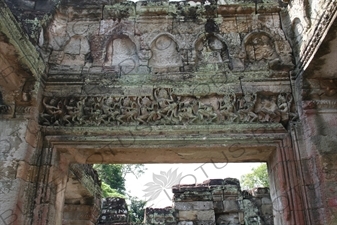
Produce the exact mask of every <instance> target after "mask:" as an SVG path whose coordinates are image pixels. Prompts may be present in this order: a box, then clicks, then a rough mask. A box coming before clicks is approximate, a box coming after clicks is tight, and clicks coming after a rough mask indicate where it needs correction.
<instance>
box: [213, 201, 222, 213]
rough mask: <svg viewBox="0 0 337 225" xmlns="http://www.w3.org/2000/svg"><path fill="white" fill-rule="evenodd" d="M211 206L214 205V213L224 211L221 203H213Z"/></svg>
mask: <svg viewBox="0 0 337 225" xmlns="http://www.w3.org/2000/svg"><path fill="white" fill-rule="evenodd" d="M213 205H214V211H215V212H216V213H218V212H223V210H224V207H223V201H214V202H213Z"/></svg>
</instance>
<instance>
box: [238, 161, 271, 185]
mask: <svg viewBox="0 0 337 225" xmlns="http://www.w3.org/2000/svg"><path fill="white" fill-rule="evenodd" d="M240 182H241V186H242V187H243V189H252V188H254V187H269V177H268V170H267V164H266V163H263V164H261V165H260V166H258V167H256V168H253V169H252V172H251V173H248V174H245V175H242V176H241V181H240Z"/></svg>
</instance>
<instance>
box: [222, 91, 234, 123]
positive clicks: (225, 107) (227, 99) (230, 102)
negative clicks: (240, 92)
mask: <svg viewBox="0 0 337 225" xmlns="http://www.w3.org/2000/svg"><path fill="white" fill-rule="evenodd" d="M235 101H236V96H235V93H233V92H231V93H226V94H225V95H224V97H223V98H222V99H221V100H220V101H219V107H218V108H219V111H220V114H221V115H222V116H224V120H225V121H230V122H234V121H235V120H236V118H237V117H238V116H237V115H236V114H235V112H234V110H235V107H234V104H235Z"/></svg>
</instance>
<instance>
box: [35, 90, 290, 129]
mask: <svg viewBox="0 0 337 225" xmlns="http://www.w3.org/2000/svg"><path fill="white" fill-rule="evenodd" d="M292 104H293V98H292V96H291V94H290V93H281V94H279V95H278V96H277V95H273V96H267V98H266V97H263V96H262V95H261V96H258V94H257V93H246V94H245V95H242V94H235V93H234V92H228V93H227V94H225V95H212V96H204V97H195V96H179V95H175V94H174V93H172V89H170V88H157V89H154V90H153V94H152V95H151V96H123V97H113V96H100V97H99V96H95V97H94V96H86V97H70V98H63V97H62V98H61V97H59V98H58V97H44V99H43V108H44V109H43V112H42V113H41V114H40V124H41V125H45V126H99V125H107V126H111V125H132V124H136V125H138V124H148V125H158V124H161V125H163V124H169V125H178V124H210V123H214V124H221V123H233V122H234V123H250V122H261V123H265V122H271V123H278V122H287V121H289V120H290V119H292V118H294V117H295V115H296V114H295V113H294V112H292V110H291V109H292V107H291V106H292Z"/></svg>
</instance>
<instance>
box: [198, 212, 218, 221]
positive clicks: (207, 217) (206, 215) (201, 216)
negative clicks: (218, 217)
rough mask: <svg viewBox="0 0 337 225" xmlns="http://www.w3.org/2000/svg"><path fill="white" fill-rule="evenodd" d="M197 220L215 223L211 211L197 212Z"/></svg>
mask: <svg viewBox="0 0 337 225" xmlns="http://www.w3.org/2000/svg"><path fill="white" fill-rule="evenodd" d="M197 219H198V220H199V221H200V220H202V221H215V214H214V211H213V210H208V211H199V212H198V213H197Z"/></svg>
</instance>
